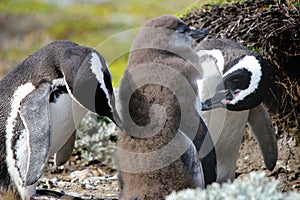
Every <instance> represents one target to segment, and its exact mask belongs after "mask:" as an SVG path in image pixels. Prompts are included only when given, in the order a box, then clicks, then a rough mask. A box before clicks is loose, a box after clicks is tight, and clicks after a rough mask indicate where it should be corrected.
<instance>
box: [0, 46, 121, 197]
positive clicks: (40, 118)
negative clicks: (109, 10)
mask: <svg viewBox="0 0 300 200" xmlns="http://www.w3.org/2000/svg"><path fill="white" fill-rule="evenodd" d="M88 110H89V111H92V112H94V113H96V114H98V115H100V116H106V117H108V118H110V119H111V120H112V121H113V122H115V123H117V124H118V125H120V126H122V123H121V122H120V120H119V117H118V115H117V114H116V112H115V109H114V95H113V88H112V84H111V76H110V73H109V70H108V67H107V65H106V63H105V60H104V58H103V57H102V56H101V55H100V54H99V53H98V52H97V51H95V50H94V49H92V48H89V47H84V46H79V45H77V44H75V43H73V42H71V41H56V42H52V43H50V44H48V45H47V46H45V47H43V48H41V49H40V50H38V51H37V52H35V53H34V54H32V55H30V56H29V57H28V58H27V59H25V60H24V61H23V62H21V63H20V64H19V65H18V66H16V67H15V68H14V69H13V70H12V71H11V72H9V73H8V74H7V75H6V76H5V77H4V78H3V79H2V80H1V81H0V189H1V191H5V190H16V192H17V193H18V194H19V196H20V197H21V199H30V197H31V196H32V195H33V194H34V193H35V186H36V184H35V183H36V181H37V180H38V179H39V178H40V176H41V175H42V173H43V170H44V167H45V165H46V162H47V160H48V158H49V157H50V156H52V155H54V154H55V156H56V162H57V164H58V165H61V164H63V163H65V162H66V161H67V160H68V159H69V157H70V156H71V154H72V149H73V145H74V141H75V130H76V127H77V126H78V124H79V122H80V121H81V119H82V118H83V117H84V115H85V114H86V113H87V111H88Z"/></svg>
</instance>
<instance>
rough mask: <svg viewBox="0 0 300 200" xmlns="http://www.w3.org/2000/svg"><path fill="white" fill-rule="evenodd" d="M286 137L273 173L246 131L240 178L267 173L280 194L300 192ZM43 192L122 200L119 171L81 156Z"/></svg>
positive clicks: (294, 153) (296, 154)
mask: <svg viewBox="0 0 300 200" xmlns="http://www.w3.org/2000/svg"><path fill="white" fill-rule="evenodd" d="M283 135H284V134H283ZM283 135H282V136H278V161H277V164H276V167H275V169H274V170H273V171H272V172H270V171H267V170H266V168H265V166H264V162H263V159H262V156H261V153H260V150H259V147H258V145H257V144H256V142H255V139H254V138H253V136H252V135H251V134H249V133H248V132H247V131H246V133H245V136H244V139H243V143H242V145H241V148H240V154H239V159H238V161H237V170H236V175H237V178H240V177H243V176H245V175H247V174H248V173H249V172H251V171H262V170H263V171H265V172H266V174H267V176H268V177H274V178H276V179H278V180H279V181H280V187H279V189H280V191H289V190H294V191H300V147H295V144H294V141H293V140H292V139H291V138H287V137H285V136H283ZM50 164H51V162H50ZM39 188H44V189H50V190H55V191H60V192H64V193H66V194H68V195H71V196H74V197H81V198H82V199H118V194H119V188H118V181H117V172H116V170H114V169H112V168H110V167H108V166H106V165H104V164H102V163H100V162H90V163H87V164H84V163H83V162H82V158H81V157H80V155H73V156H72V158H71V160H70V161H68V162H67V163H66V164H65V165H64V166H63V167H60V168H53V167H49V168H48V169H47V170H46V173H45V174H44V175H43V177H42V178H41V179H40V181H39ZM36 199H47V198H41V197H38V198H36ZM54 199H55V198H54ZM57 199H59V198H57Z"/></svg>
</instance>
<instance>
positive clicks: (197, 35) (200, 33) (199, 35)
mask: <svg viewBox="0 0 300 200" xmlns="http://www.w3.org/2000/svg"><path fill="white" fill-rule="evenodd" d="M188 35H189V36H190V37H192V38H193V39H195V40H202V39H204V38H205V37H206V36H207V35H208V31H207V30H205V29H198V28H190V31H189V32H188Z"/></svg>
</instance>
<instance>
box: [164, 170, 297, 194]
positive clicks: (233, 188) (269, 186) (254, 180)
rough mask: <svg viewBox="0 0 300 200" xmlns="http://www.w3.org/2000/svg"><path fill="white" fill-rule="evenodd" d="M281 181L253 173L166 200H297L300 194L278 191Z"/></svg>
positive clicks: (260, 173) (262, 173) (188, 190)
mask: <svg viewBox="0 0 300 200" xmlns="http://www.w3.org/2000/svg"><path fill="white" fill-rule="evenodd" d="M278 186H279V181H278V180H275V179H269V178H267V177H266V175H265V173H264V172H251V173H250V174H249V175H248V176H247V177H244V178H243V179H236V180H235V181H233V182H232V183H230V182H228V183H223V184H219V183H213V184H212V185H209V186H208V187H207V189H205V190H203V189H187V190H183V191H179V192H177V193H176V192H173V193H172V194H170V195H169V196H168V197H166V200H203V199H205V200H232V199H235V200H266V199H272V200H296V199H300V193H296V192H289V193H282V192H279V191H278Z"/></svg>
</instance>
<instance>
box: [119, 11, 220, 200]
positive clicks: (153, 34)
mask: <svg viewBox="0 0 300 200" xmlns="http://www.w3.org/2000/svg"><path fill="white" fill-rule="evenodd" d="M207 33H208V31H206V30H202V29H193V28H189V27H188V26H187V25H186V24H184V23H183V22H182V21H181V20H180V19H178V18H177V17H174V16H171V15H163V16H160V17H157V18H153V19H150V20H149V21H148V22H146V23H145V25H144V26H143V27H142V28H141V29H140V32H139V33H138V35H137V37H136V38H135V40H134V42H133V44H132V46H131V49H130V53H129V59H128V63H127V66H126V70H125V72H124V76H123V77H122V79H121V83H120V88H119V93H118V94H119V101H120V111H119V114H120V117H121V121H122V122H123V123H124V127H125V129H126V132H120V133H119V138H120V139H119V141H118V143H117V150H116V158H115V162H116V165H117V168H118V171H119V176H118V180H119V186H120V199H122V200H127V199H139V200H146V199H153V200H154V199H163V198H164V197H165V196H166V195H168V194H170V193H171V192H172V191H173V190H175V191H179V190H182V189H185V188H197V187H201V188H205V186H206V185H208V184H210V183H212V182H214V181H215V180H216V175H217V172H216V171H217V168H216V155H215V150H214V147H213V144H212V139H211V137H210V134H209V132H208V130H207V127H206V126H205V124H204V122H203V120H202V118H201V115H200V114H201V104H200V105H199V104H197V102H199V101H196V99H197V98H199V97H198V89H197V85H196V82H195V81H194V80H195V79H197V78H201V70H200V71H198V70H196V68H195V67H194V66H193V65H196V64H199V63H198V60H199V58H198V56H197V54H196V53H195V52H194V51H193V49H192V47H191V46H192V44H193V43H194V42H195V40H201V39H203V38H204V37H206V35H207ZM204 146H206V147H207V148H205V150H203V149H204ZM204 151H206V152H204ZM198 156H200V157H201V158H200V159H199V158H198Z"/></svg>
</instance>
